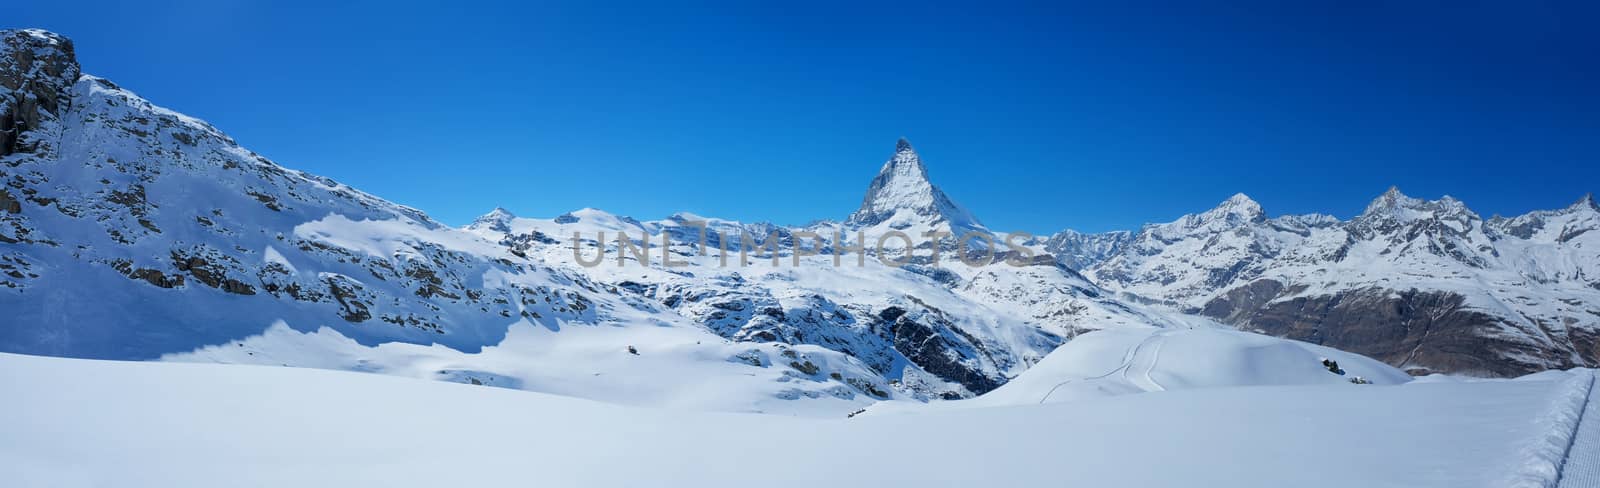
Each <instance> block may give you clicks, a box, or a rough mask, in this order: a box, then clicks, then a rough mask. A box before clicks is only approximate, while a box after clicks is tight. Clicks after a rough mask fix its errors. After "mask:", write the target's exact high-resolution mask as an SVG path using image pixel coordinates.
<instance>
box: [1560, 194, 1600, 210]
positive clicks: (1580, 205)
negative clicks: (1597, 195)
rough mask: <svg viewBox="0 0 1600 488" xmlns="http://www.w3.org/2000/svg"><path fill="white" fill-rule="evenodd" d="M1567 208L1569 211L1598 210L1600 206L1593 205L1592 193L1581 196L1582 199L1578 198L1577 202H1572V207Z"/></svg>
mask: <svg viewBox="0 0 1600 488" xmlns="http://www.w3.org/2000/svg"><path fill="white" fill-rule="evenodd" d="M1567 208H1568V209H1570V210H1583V209H1590V210H1600V204H1596V203H1595V201H1594V194H1593V193H1585V194H1583V198H1579V199H1578V201H1576V202H1572V205H1569V206H1567Z"/></svg>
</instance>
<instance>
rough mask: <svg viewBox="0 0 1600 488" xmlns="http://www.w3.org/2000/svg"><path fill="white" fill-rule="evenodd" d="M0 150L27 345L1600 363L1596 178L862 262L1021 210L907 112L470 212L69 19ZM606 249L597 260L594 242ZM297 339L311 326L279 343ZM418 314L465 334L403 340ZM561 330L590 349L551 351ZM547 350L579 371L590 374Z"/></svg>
mask: <svg viewBox="0 0 1600 488" xmlns="http://www.w3.org/2000/svg"><path fill="white" fill-rule="evenodd" d="M0 181H3V182H4V186H0V309H4V310H6V311H7V313H6V314H5V316H4V318H0V351H7V352H23V353H31V354H47V355H62V356H75V357H95V358H121V359H156V358H169V359H170V358H173V357H174V355H199V356H200V357H203V358H204V359H206V360H217V361H230V362H260V363H269V364H291V365H310V366H319V367H331V368H340V369H353V370H364V371H381V372H390V373H397V374H410V375H417V376H430V377H437V378H439V379H448V380H453V381H469V380H470V381H476V382H484V381H496V380H498V381H513V380H515V381H522V382H527V381H533V380H529V379H528V378H535V377H541V376H539V374H540V373H538V372H534V373H529V374H528V375H524V376H522V377H519V378H510V377H509V376H507V375H505V374H503V373H497V372H496V371H493V367H494V366H495V365H496V364H499V365H500V367H502V368H510V367H511V366H506V365H505V364H504V363H490V362H486V361H488V359H485V358H486V357H488V356H490V354H489V353H490V351H491V350H492V351H495V352H497V353H503V352H505V351H508V350H510V349H511V346H510V345H507V344H506V343H507V342H510V341H509V340H508V339H507V338H508V336H509V335H515V334H522V333H528V334H533V333H535V332H536V333H537V334H540V335H539V336H538V337H540V339H539V341H544V342H541V343H539V345H537V346H528V347H530V348H533V349H536V350H538V351H540V352H539V353H538V354H533V355H531V356H527V357H525V359H526V361H530V363H528V364H541V365H545V364H548V365H549V366H550V367H552V368H576V367H577V366H573V365H572V364H571V361H567V359H570V358H569V357H568V356H564V355H563V354H571V355H574V356H572V357H579V358H587V357H590V356H584V355H583V354H591V350H590V349H588V348H591V347H593V348H600V349H594V350H593V351H605V352H604V353H603V354H608V355H609V354H620V355H621V356H622V357H626V355H627V354H628V353H619V352H618V351H621V350H622V346H624V345H629V346H634V345H637V346H639V349H642V351H640V354H642V355H649V354H659V355H672V356H673V357H677V358H681V359H682V362H680V363H674V364H681V365H683V366H682V367H681V368H668V369H661V368H657V369H653V370H649V371H641V372H640V373H639V374H640V375H641V376H640V377H639V378H631V379H630V378H612V377H606V376H602V375H599V374H595V375H592V376H590V377H588V378H587V379H586V380H585V381H591V382H599V383H604V384H606V385H609V386H608V388H610V389H604V390H603V391H608V392H613V393H614V394H615V395H617V397H618V398H624V397H626V396H627V395H636V394H643V393H638V392H639V391H653V390H649V387H648V386H647V385H651V384H657V385H666V384H670V385H675V386H673V388H677V390H675V391H682V390H683V389H685V388H690V387H697V386H694V385H699V384H701V382H704V381H711V380H712V379H718V378H720V379H718V380H717V381H730V382H732V381H746V379H744V378H745V377H747V376H754V377H757V378H760V379H761V380H762V381H766V383H762V385H763V386H762V387H761V388H765V389H766V390H763V391H767V392H768V393H770V394H771V395H773V396H775V397H777V398H785V399H788V398H807V399H817V400H819V401H827V402H839V403H840V404H846V405H864V404H867V403H870V402H872V401H875V399H882V398H899V397H906V398H923V399H928V398H962V397H969V396H972V395H975V394H981V393H983V392H986V391H990V390H993V389H995V388H997V387H999V386H1000V385H1003V384H1005V383H1006V382H1007V381H1009V380H1010V379H1011V378H1013V377H1016V376H1017V375H1018V374H1020V373H1021V372H1022V371H1024V370H1026V369H1028V368H1029V367H1030V366H1031V365H1033V364H1034V363H1035V362H1037V361H1039V360H1040V359H1041V358H1042V357H1043V356H1044V355H1045V354H1047V353H1049V352H1050V351H1051V350H1053V349H1054V348H1055V347H1056V346H1058V345H1060V344H1062V343H1063V342H1065V341H1069V340H1071V338H1072V337H1074V336H1076V335H1078V334H1080V333H1083V332H1085V331H1090V330H1097V329H1105V328H1117V327H1166V328H1172V327H1196V326H1207V325H1213V324H1214V323H1216V322H1221V323H1225V324H1229V325H1232V326H1235V327H1238V328H1241V329H1246V330H1251V331H1258V332H1261V333H1265V334H1270V335H1277V336H1284V337H1289V338H1294V339H1300V340H1304V341H1308V342H1313V343H1318V344H1323V345H1327V346H1332V347H1335V348H1339V349H1344V350H1348V351H1353V352H1357V353H1361V354H1366V355H1370V356H1372V357H1374V358H1377V359H1380V360H1382V361H1384V362H1387V363H1389V364H1391V365H1394V366H1397V367H1400V368H1402V369H1405V370H1408V371H1410V372H1412V373H1413V374H1421V373H1431V372H1450V373H1464V374H1472V375H1485V376H1510V375H1518V374H1522V373H1527V372H1531V371H1537V370H1543V369H1550V368H1565V367H1570V366H1577V365H1587V366H1595V365H1597V364H1600V350H1597V347H1600V344H1597V338H1600V269H1597V267H1600V232H1591V231H1593V230H1595V229H1596V228H1597V226H1600V208H1597V207H1596V205H1595V203H1594V201H1593V200H1592V199H1590V198H1587V197H1586V198H1584V199H1582V200H1580V201H1579V202H1577V203H1575V204H1574V205H1572V206H1571V207H1568V208H1566V209H1561V210H1554V211H1543V212H1534V213H1530V214H1528V215H1523V216H1518V217H1514V218H1501V217H1494V218H1490V219H1483V218H1481V217H1479V216H1478V215H1477V214H1474V213H1473V212H1472V211H1470V210H1468V209H1467V207H1466V206H1465V205H1464V204H1463V203H1461V202H1459V201H1456V200H1454V199H1450V198H1448V197H1447V198H1445V199H1442V200H1438V201H1423V200H1417V199H1412V198H1409V197H1406V196H1404V195H1402V194H1400V193H1399V191H1398V190H1391V191H1390V192H1388V193H1386V194H1384V195H1382V196H1380V197H1379V198H1378V199H1376V200H1374V201H1373V203H1372V204H1371V205H1370V206H1369V207H1368V208H1367V210H1366V212H1364V213H1363V214H1362V215H1361V216H1359V217H1356V218H1354V219H1351V220H1349V221H1341V220H1338V219H1336V218H1333V217H1329V216H1323V215H1306V216H1280V217H1268V216H1267V215H1266V213H1265V212H1264V211H1263V209H1262V208H1261V207H1260V205H1258V204H1256V203H1255V202H1254V201H1252V200H1250V199H1249V198H1248V197H1245V196H1244V195H1238V196H1235V197H1233V198H1230V199H1229V200H1227V201H1226V202H1224V203H1223V204H1222V205H1220V206H1218V207H1217V208H1215V209H1212V210H1209V211H1206V212H1203V213H1198V214H1193V215H1189V216H1185V217H1184V218H1182V219H1179V220H1177V221H1175V222H1171V223H1166V224H1152V225H1147V226H1145V227H1144V228H1142V229H1140V230H1139V231H1137V232H1114V233H1106V234H1082V233H1077V232H1072V231H1064V232H1061V233H1058V234H1056V235H1053V236H1049V237H1039V238H1035V239H1031V240H1028V241H1027V242H1025V243H1023V245H1024V247H1025V248H1026V252H1016V251H1014V250H1007V249H1005V248H1003V247H1002V248H1001V249H1000V251H1001V255H1000V256H997V259H998V260H1006V259H1008V258H1009V259H1011V260H1012V261H1013V262H1014V263H1019V264H1025V265H1024V266H1012V265H1008V264H1002V263H995V264H987V265H983V264H979V265H973V264H968V263H963V262H961V260H959V259H955V257H959V256H958V255H947V256H946V257H945V258H944V259H943V260H940V261H937V262H934V261H933V260H932V259H930V257H929V255H930V253H931V252H932V251H934V250H935V249H943V250H950V249H953V250H956V251H957V252H967V250H966V249H965V248H964V247H963V246H944V245H942V246H940V247H934V246H930V245H922V246H914V247H915V249H913V251H916V252H915V253H913V255H914V256H916V257H915V258H914V259H912V260H911V261H910V262H908V263H907V264H905V265H904V266H893V265H890V264H885V263H883V262H881V261H879V260H878V259H877V258H878V257H880V256H877V255H873V256H871V257H869V258H865V259H862V264H861V265H859V266H857V265H854V264H855V260H854V259H855V257H854V256H846V257H845V259H848V260H850V262H849V263H847V264H850V265H845V266H835V264H834V259H835V258H834V256H833V255H832V252H831V251H833V250H834V249H835V248H844V247H850V246H851V245H852V244H859V243H852V242H835V241H834V237H833V236H834V231H836V230H845V231H849V232H851V233H853V232H856V231H860V232H862V233H865V234H867V235H869V236H875V235H881V234H882V233H884V232H888V231H891V230H892V231H900V232H905V233H906V234H910V235H912V236H919V235H922V233H923V232H927V231H930V230H937V231H941V232H946V233H950V234H955V235H960V234H964V233H967V232H977V233H982V234H989V233H991V230H990V229H988V228H987V227H986V226H984V225H983V224H982V223H981V222H980V221H979V219H978V218H977V217H975V216H974V215H972V214H971V213H970V212H969V211H967V210H966V209H965V208H963V207H961V206H960V205H958V204H957V203H956V202H955V201H954V200H953V199H952V198H950V197H949V196H948V195H947V194H945V193H944V192H943V191H942V190H940V189H939V188H938V187H937V186H935V185H933V184H932V182H931V180H930V179H929V177H928V169H927V167H926V166H925V165H924V163H923V161H922V159H921V157H920V156H919V155H918V154H917V153H916V151H915V150H914V149H913V148H912V146H911V145H910V143H908V142H906V141H904V140H902V141H900V142H899V144H898V145H897V147H896V148H895V151H894V153H893V155H892V156H891V157H890V159H889V161H888V162H887V163H885V164H884V166H883V167H882V170H881V171H880V173H879V175H878V176H877V177H876V178H874V179H873V181H872V182H871V184H870V185H869V188H868V192H867V195H866V197H865V198H864V199H863V202H862V204H861V207H860V209H859V210H857V211H856V212H855V213H853V214H851V215H850V216H849V217H848V218H847V219H845V220H844V221H842V222H831V221H822V222H818V223H813V224H810V225H807V226H802V227H788V226H779V225H774V224H768V223H744V222H736V221H728V220H721V219H715V218H709V217H701V216H694V215H689V214H677V215H673V216H670V217H667V218H665V219H662V220H653V221H641V220H636V219H632V218H628V217H622V216H615V215H611V214H608V213H606V212H603V211H600V210H595V209H584V210H578V211H574V212H571V213H568V214H565V215H561V216H557V217H555V218H551V219H531V218H521V217H517V216H515V215H514V214H513V212H511V211H508V210H505V209H495V210H494V211H492V212H490V213H488V214H486V215H484V216H483V217H480V218H479V219H477V220H476V221H475V222H473V223H472V224H470V225H468V226H466V227H465V228H460V229H457V228H451V227H449V226H446V225H444V224H441V223H439V222H437V221H434V220H432V219H431V218H429V217H428V216H427V215H426V214H424V213H423V212H421V211H418V210H416V209H412V208H408V207H404V206H400V205H396V204H393V203H390V202H388V201H385V200H383V199H381V198H378V197H375V196H372V195H369V194H366V193H363V192H361V191H359V190H356V189H354V188H351V187H349V186H347V185H344V184H341V183H339V182H336V181H333V180H330V179H327V178H324V177H320V176H315V175H310V174H306V173H303V172H299V171H294V170H289V169H285V168H284V167H282V166H279V165H277V164H275V163H273V162H271V161H269V160H267V159H266V158H263V157H262V156H260V155H258V154H256V153H254V152H251V151H249V150H247V149H244V148H241V147H239V146H238V145H237V144H236V143H235V142H234V141H233V140H232V139H231V138H229V137H228V136H227V135H225V134H223V133H222V132H221V131H219V130H217V129H216V128H213V127H212V126H210V125H209V124H207V123H205V122H203V121H200V120H198V119H194V118H192V117H188V116H185V115H182V114H178V113H176V112H172V111H170V110H166V109H163V108H161V107H158V106H156V105H153V104H151V103H150V102H148V101H145V100H144V99H142V98H140V97H138V96H137V95H135V94H133V93H132V92H130V91H128V90H125V89H122V88H121V87H118V86H117V85H116V84H114V83H112V82H110V81H108V80H104V79H101V78H96V77H94V76H90V75H85V74H82V73H80V70H79V66H78V64H77V61H76V59H75V57H74V53H73V46H72V44H71V42H70V41H69V40H67V39H65V38H64V37H61V36H59V35H56V34H53V33H49V32H45V31H40V30H12V31H3V32H0ZM700 223H704V225H705V226H706V227H707V228H708V229H710V230H714V231H718V232H720V235H721V236H725V237H726V238H734V236H739V235H751V236H756V238H757V239H761V238H765V237H766V236H768V235H773V236H776V237H777V238H778V239H780V241H782V242H784V243H785V244H786V245H785V246H783V247H782V248H781V249H780V250H779V251H778V256H776V257H777V258H780V259H779V263H778V264H777V265H773V264H771V263H772V260H771V259H770V258H773V257H774V256H771V255H769V254H766V253H764V252H757V253H755V255H756V256H758V257H759V258H760V259H754V260H753V263H752V264H751V265H748V266H738V265H733V266H724V265H723V264H722V263H721V262H720V258H719V256H718V255H717V254H718V253H716V252H709V251H710V249H708V248H722V247H727V248H732V249H738V246H739V243H738V242H733V243H726V242H717V241H716V240H715V239H714V240H713V241H712V242H708V243H707V246H705V247H702V246H701V245H700V240H699V236H700V234H699V230H700V228H699V227H698V225H699V224H700ZM601 232H605V233H606V235H607V237H606V238H605V239H601V238H600V233H601ZM804 232H814V233H816V234H818V235H819V236H821V237H820V238H819V239H816V240H815V241H814V242H810V241H805V242H800V243H799V244H800V245H801V246H802V247H804V246H810V248H812V249H815V250H817V251H821V254H819V255H815V256H804V255H803V256H794V254H795V253H794V252H793V249H794V245H795V244H796V243H797V242H796V241H797V239H796V234H797V233H804ZM618 233H623V234H625V235H627V236H629V237H628V239H629V240H630V241H631V240H640V241H644V242H642V243H640V244H639V246H640V247H642V248H643V249H646V250H649V252H650V253H652V255H653V256H655V257H660V256H663V254H662V253H666V254H665V255H670V256H673V257H674V259H681V260H682V262H683V263H684V266H681V267H678V266H668V265H666V264H664V263H662V262H661V261H660V260H656V259H651V260H650V262H649V263H648V264H647V263H644V262H641V260H640V259H639V258H638V257H637V256H636V255H634V254H628V253H624V252H622V250H621V249H617V245H616V244H617V243H616V241H615V240H613V239H614V236H616V235H617V234H618ZM574 234H576V235H578V236H580V239H578V240H579V241H581V242H577V243H575V242H574V239H573V236H574ZM590 236H592V237H590ZM663 236H665V239H666V240H665V241H663ZM1004 237H1005V236H1004V235H1003V234H1001V235H998V236H996V239H995V240H996V241H1002V240H1003V238H1004ZM847 239H848V238H847ZM663 242H667V243H669V245H667V246H665V249H663V248H662V243H663ZM808 242H810V243H808ZM952 243H953V241H952ZM575 244H581V246H580V253H579V254H575V253H574V250H573V247H574V245H575ZM868 247H871V246H870V245H869V246H868ZM585 250H586V251H585ZM901 251H904V250H896V256H900V255H903V254H902V253H901ZM583 252H587V253H589V254H587V255H584V254H582V253H583ZM601 252H603V253H604V254H603V256H604V257H605V258H606V261H603V262H601V264H600V265H598V266H586V265H584V263H581V262H578V261H579V259H580V258H584V257H585V256H587V257H590V258H592V257H594V256H596V255H602V254H599V253H601ZM869 252H870V251H869ZM886 252H887V251H886ZM1007 253H1009V254H1007ZM619 256H621V257H620V258H619ZM619 259H621V263H622V264H620V265H619V264H618V260H619ZM735 259H737V257H735ZM518 331H523V332H518ZM529 331H531V332H529ZM613 333H614V334H616V335H615V336H613V335H611V334H613ZM278 340H282V341H289V342H282V343H273V344H268V343H267V342H270V341H278ZM535 342H538V341H535ZM613 343H614V344H613ZM274 344H275V345H274ZM285 344H293V347H290V346H287V345H285ZM388 344H407V345H419V346H428V345H440V346H445V348H426V349H419V350H417V351H411V352H407V353H404V354H390V352H392V351H393V350H394V347H393V346H388ZM597 344H605V345H604V346H601V345H597ZM550 345H556V346H561V347H554V348H550V347H546V346H550ZM269 346H270V347H269ZM408 351H409V350H408ZM418 351H424V352H425V354H424V352H418ZM475 353H482V354H475ZM580 353H581V354H580ZM530 354H531V353H530ZM592 354H602V353H601V352H592ZM557 357H560V358H563V361H566V362H565V363H561V364H557V363H554V362H549V363H541V362H539V361H554V359H552V358H557ZM606 358H608V359H605V360H606V361H611V360H613V359H610V358H611V356H606ZM424 359H426V360H424ZM496 361H499V360H496ZM730 365H731V366H730ZM752 367H753V368H754V369H752V370H748V371H747V369H750V368H752ZM730 368H734V369H730ZM737 368H745V369H737ZM580 369H581V368H580ZM696 375H703V376H704V378H700V377H697V376H696ZM544 378H545V379H546V380H548V383H545V384H544V387H545V388H546V389H549V390H560V389H561V388H563V387H564V385H566V383H563V382H564V381H569V380H570V379H569V378H568V377H567V376H562V377H560V378H557V377H556V376H548V377H544ZM769 380H770V381H769ZM751 381H753V380H751ZM605 382H616V383H605ZM522 386H524V387H530V386H533V385H526V384H524V385H522ZM666 389H667V387H665V386H663V387H662V390H663V391H665V390H666ZM613 393H608V394H613ZM761 408H765V407H761Z"/></svg>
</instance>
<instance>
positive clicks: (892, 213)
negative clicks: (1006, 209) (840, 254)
mask: <svg viewBox="0 0 1600 488" xmlns="http://www.w3.org/2000/svg"><path fill="white" fill-rule="evenodd" d="M891 221H893V225H895V226H912V225H919V224H921V225H938V224H941V223H943V224H948V225H949V226H950V227H951V228H963V229H974V228H982V226H983V224H981V223H978V220H977V219H976V218H974V217H973V216H972V214H971V213H969V212H967V210H966V209H964V208H962V207H961V206H960V205H957V204H956V203H955V202H954V201H952V200H950V197H948V196H946V195H945V194H944V191H943V190H940V189H939V187H937V186H934V185H933V183H932V182H931V181H929V180H928V170H927V168H926V167H924V166H923V164H922V158H921V157H919V156H917V153H916V151H915V150H913V149H912V148H911V142H910V141H907V140H906V139H905V138H901V139H900V140H899V141H897V142H896V143H895V153H894V156H892V157H890V158H889V161H887V162H885V163H884V164H883V167H882V168H881V169H879V170H878V176H877V177H875V178H873V179H872V184H871V185H870V186H868V187H867V194H866V196H865V197H864V198H862V200H861V208H860V209H858V210H856V211H855V213H852V214H850V218H849V219H848V220H847V221H846V223H847V224H850V225H853V226H874V225H878V224H881V223H884V222H891Z"/></svg>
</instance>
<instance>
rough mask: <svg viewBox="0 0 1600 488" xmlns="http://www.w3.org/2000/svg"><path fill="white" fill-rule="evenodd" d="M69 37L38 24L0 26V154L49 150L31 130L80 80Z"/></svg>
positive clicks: (53, 115) (49, 117) (52, 114)
mask: <svg viewBox="0 0 1600 488" xmlns="http://www.w3.org/2000/svg"><path fill="white" fill-rule="evenodd" d="M78 69H79V68H78V61H77V59H76V56H75V54H74V52H73V48H72V41H71V40H69V39H67V38H65V37H61V36H59V35H56V34H54V33H50V32H46V31H42V30H38V29H22V30H12V31H0V158H4V157H5V156H7V155H10V154H13V153H34V152H40V151H47V150H49V144H50V138H49V137H48V135H47V134H44V133H37V132H35V131H36V130H38V129H41V128H44V127H45V126H46V125H47V124H49V123H53V122H55V121H56V119H57V118H58V114H59V113H60V111H61V108H62V105H65V104H66V103H68V91H69V89H70V88H71V87H72V85H73V83H76V82H77V81H78V74H79V73H78Z"/></svg>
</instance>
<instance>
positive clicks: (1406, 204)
mask: <svg viewBox="0 0 1600 488" xmlns="http://www.w3.org/2000/svg"><path fill="white" fill-rule="evenodd" d="M1424 203H1427V202H1424V201H1423V200H1422V199H1419V198H1411V197H1408V196H1406V194H1404V193H1400V187H1398V186H1390V187H1389V190H1388V191H1385V192H1383V194H1382V195H1378V198H1374V199H1372V203H1369V204H1367V209H1366V210H1365V211H1363V212H1362V213H1361V214H1362V215H1372V214H1377V213H1383V212H1385V211H1389V210H1394V209H1404V208H1417V207H1420V206H1422V205H1423V204H1424Z"/></svg>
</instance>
